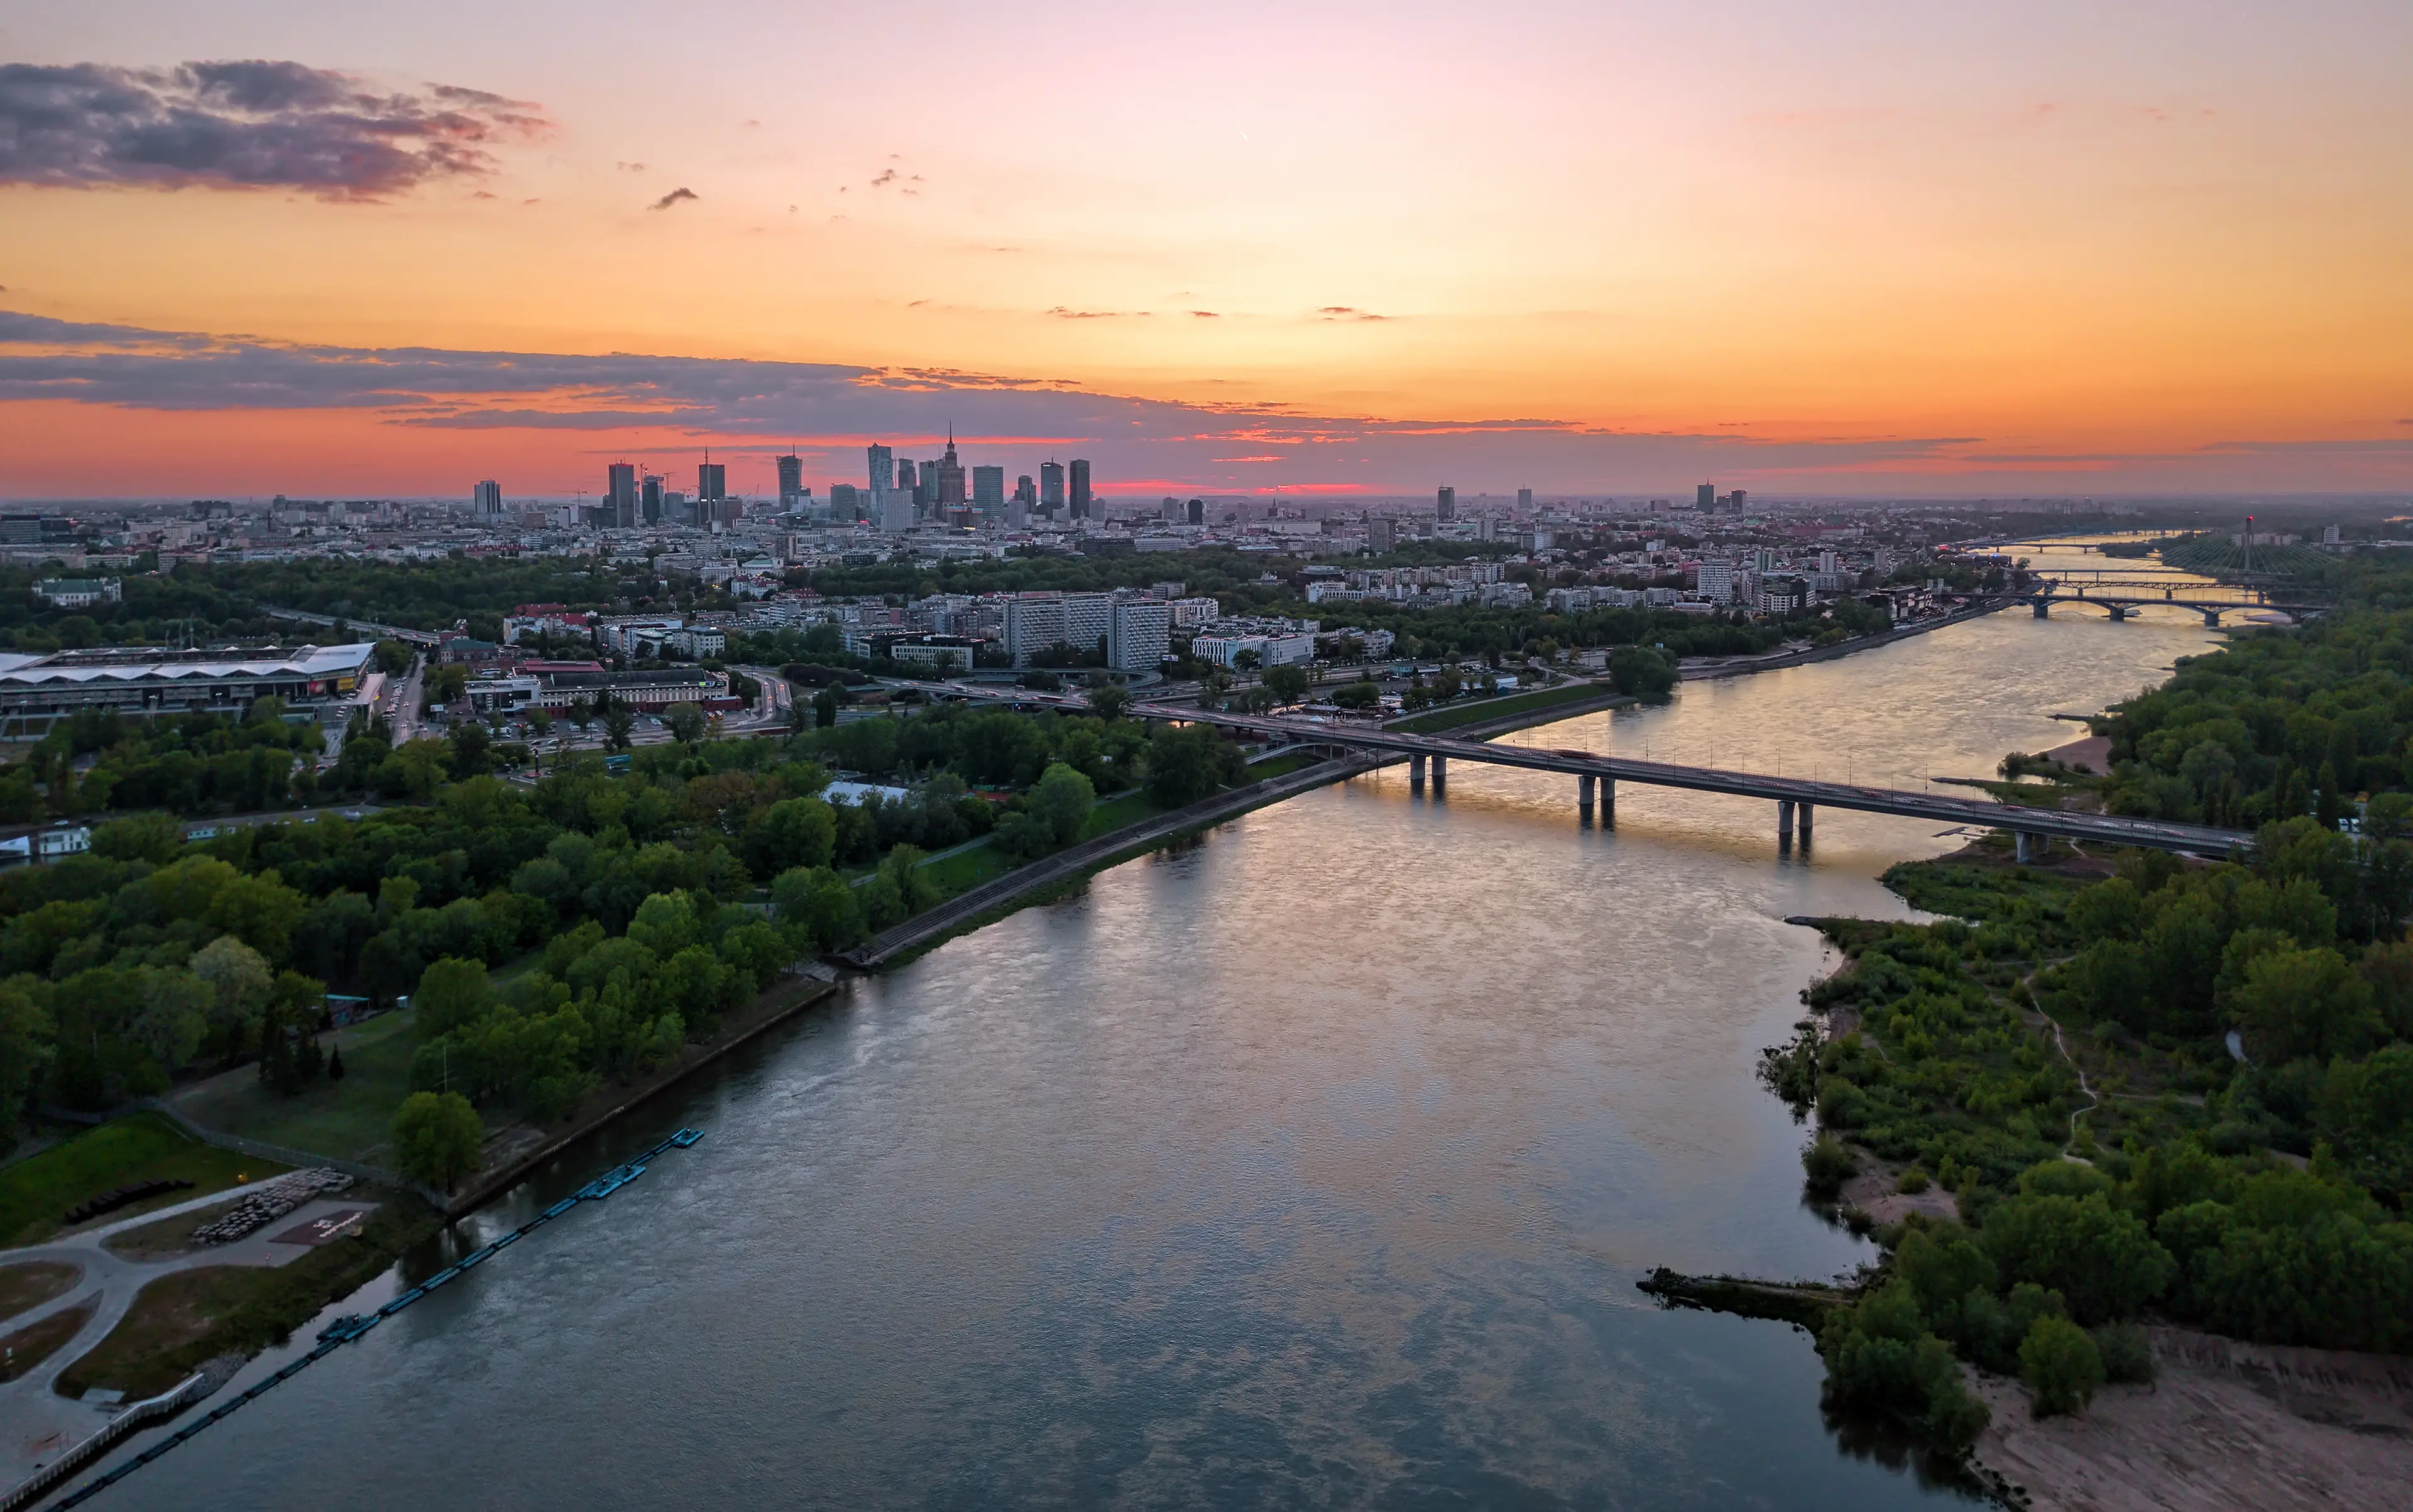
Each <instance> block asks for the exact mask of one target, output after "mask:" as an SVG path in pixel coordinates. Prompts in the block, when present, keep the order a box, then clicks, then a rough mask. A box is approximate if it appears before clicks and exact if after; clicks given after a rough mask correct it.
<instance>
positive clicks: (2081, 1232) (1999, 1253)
mask: <svg viewBox="0 0 2413 1512" xmlns="http://www.w3.org/2000/svg"><path fill="white" fill-rule="evenodd" d="M1983 1237H1984V1239H1985V1244H1986V1250H1987V1253H1989V1254H1990V1255H1991V1256H1992V1258H1993V1261H1994V1264H1995V1265H1996V1267H1999V1269H2000V1270H2001V1272H2002V1275H2003V1277H2004V1279H2005V1280H2006V1281H2013V1282H2021V1281H2024V1282H2035V1283H2036V1284H2037V1285H2039V1286H2043V1287H2047V1288H2050V1289H2051V1290H2054V1291H2058V1292H2060V1293H2061V1294H2062V1295H2063V1296H2064V1297H2066V1298H2067V1299H2068V1303H2069V1309H2070V1312H2073V1313H2074V1314H2076V1316H2077V1318H2078V1320H2079V1321H2080V1323H2088V1324H2095V1323H2110V1322H2113V1321H2115V1320H2117V1319H2121V1318H2124V1317H2128V1316H2130V1315H2132V1314H2134V1313H2135V1312H2136V1311H2137V1310H2138V1309H2139V1308H2140V1307H2142V1306H2143V1305H2144V1304H2145V1303H2147V1302H2149V1301H2151V1300H2153V1299H2154V1297H2159V1296H2160V1295H2161V1294H2162V1292H2163V1291H2164V1290H2165V1289H2166V1288H2167V1287H2168V1286H2169V1283H2170V1282H2171V1281H2172V1280H2173V1279H2174V1278H2175V1277H2176V1275H2177V1271H2178V1267H2177V1265H2176V1263H2175V1262H2174V1261H2172V1260H2171V1258H2170V1253H2169V1251H2168V1250H2165V1249H2163V1248H2162V1247H2161V1246H2160V1245H2159V1244H2156V1243H2155V1242H2154V1238H2153V1235H2152V1234H2151V1233H2150V1232H2149V1231H2148V1230H2147V1229H2146V1227H2145V1225H2144V1224H2143V1223H2141V1222H2139V1220H2138V1218H2137V1216H2136V1215H2135V1214H2133V1213H2130V1212H2126V1211H2124V1210H2122V1209H2120V1208H2114V1207H2112V1206H2111V1204H2110V1199H2109V1198H2108V1197H2107V1196H2106V1195H2105V1194H2104V1193H2101V1192H2096V1193H2092V1194H2090V1195H2088V1196H2084V1197H2071V1196H2063V1195H2057V1194H2037V1193H2021V1195H2019V1196H2016V1197H2010V1198H2006V1200H2005V1201H2003V1202H2002V1203H2001V1204H1999V1205H1998V1206H1996V1207H1995V1208H1994V1209H1993V1210H1992V1211H1991V1212H1990V1213H1988V1214H1987V1215H1986V1226H1985V1230H1984V1235H1983Z"/></svg>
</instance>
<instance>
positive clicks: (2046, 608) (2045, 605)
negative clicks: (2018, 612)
mask: <svg viewBox="0 0 2413 1512" xmlns="http://www.w3.org/2000/svg"><path fill="white" fill-rule="evenodd" d="M2031 607H2033V608H2034V609H2035V610H2036V618H2038V619H2050V618H2051V617H2052V604H2051V602H2050V600H2044V599H2036V600H2032V601H2031Z"/></svg>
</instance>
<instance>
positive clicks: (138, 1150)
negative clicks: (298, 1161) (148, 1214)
mask: <svg viewBox="0 0 2413 1512" xmlns="http://www.w3.org/2000/svg"><path fill="white" fill-rule="evenodd" d="M284 1169H285V1167H283V1166H281V1165H277V1164H274V1163H272V1162H269V1161H263V1160H256V1159H254V1158H253V1157H251V1156H249V1155H238V1154H236V1153H234V1152H233V1151H232V1150H225V1149H218V1148H216V1147H215V1146H214V1145H205V1144H202V1143H201V1142H200V1140H198V1139H196V1138H194V1137H193V1136H192V1135H190V1134H186V1133H185V1131H184V1130H182V1129H179V1128H177V1127H176V1126H175V1124H173V1123H172V1122H170V1121H169V1120H168V1119H163V1118H161V1117H160V1116H159V1115H157V1114H155V1113H137V1114H134V1115H132V1116H130V1117H127V1118H123V1119H113V1120H111V1122H108V1123H104V1124H102V1125H101V1126H100V1127H98V1128H96V1129H91V1130H87V1131H86V1132H84V1133H82V1134H78V1135H76V1136H75V1137H74V1138H73V1139H69V1140H67V1141H66V1142H65V1143H63V1144H57V1145H53V1146H52V1147H51V1148H50V1149H46V1150H43V1151H42V1152H41V1153H40V1154H38V1155H29V1156H27V1157H26V1158H25V1159H23V1160H22V1161H19V1162H18V1163H17V1164H14V1165H10V1166H8V1167H7V1168H6V1169H0V1244H8V1245H16V1244H37V1243H40V1242H41V1241H42V1240H44V1239H47V1238H50V1237H51V1236H52V1235H53V1234H55V1233H57V1232H58V1231H59V1228H60V1223H59V1220H60V1219H61V1218H62V1217H64V1216H65V1215H66V1213H67V1209H68V1208H72V1207H74V1206H75V1205H76V1204H77V1203H80V1202H81V1201H83V1200H84V1199H85V1198H87V1197H96V1196H98V1195H99V1194H100V1193H104V1192H107V1191H109V1190H110V1189H111V1188H113V1187H122V1186H126V1185H130V1184H131V1183H133V1182H136V1181H149V1180H175V1179H181V1180H185V1181H190V1182H192V1183H193V1185H192V1188H191V1189H190V1190H188V1191H183V1192H170V1193H163V1194H162V1195H159V1196H156V1197H153V1198H150V1199H148V1200H147V1201H144V1202H139V1203H135V1204H133V1205H131V1206H129V1207H126V1208H121V1209H119V1210H118V1211H117V1212H114V1213H111V1214H110V1215H108V1217H106V1218H104V1219H100V1220H96V1222H101V1223H115V1222H117V1221H118V1220H119V1219H121V1218H125V1217H127V1216H128V1215H132V1214H139V1213H141V1212H143V1211H145V1210H147V1209H149V1208H157V1207H161V1206H163V1205H165V1204H168V1203H174V1202H184V1201H185V1200H187V1199H189V1198H192V1197H196V1196H200V1195H203V1194H205V1193H212V1192H223V1191H225V1190H226V1189H227V1188H229V1187H231V1186H240V1185H242V1184H243V1183H244V1181H247V1180H249V1181H258V1180H261V1179H264V1178H268V1177H272V1176H274V1175H276V1174H277V1173H278V1172H280V1171H282V1170H284Z"/></svg>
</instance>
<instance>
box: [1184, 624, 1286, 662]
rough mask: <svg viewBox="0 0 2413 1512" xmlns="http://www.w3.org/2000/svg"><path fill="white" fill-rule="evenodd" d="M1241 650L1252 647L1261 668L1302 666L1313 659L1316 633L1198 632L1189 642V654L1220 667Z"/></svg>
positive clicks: (1231, 659)
mask: <svg viewBox="0 0 2413 1512" xmlns="http://www.w3.org/2000/svg"><path fill="white" fill-rule="evenodd" d="M1243 651H1254V652H1255V653H1256V654H1257V665H1258V666H1259V667H1260V668H1263V667H1286V666H1293V665H1296V666H1305V665H1307V664H1308V663H1309V662H1310V661H1313V660H1315V634H1314V632H1313V631H1312V630H1309V631H1303V632H1301V633H1298V634H1294V635H1201V636H1199V637H1197V638H1196V639H1194V640H1192V642H1191V643H1190V654H1191V655H1192V656H1194V657H1196V658H1197V659H1198V660H1201V661H1211V662H1213V663H1214V664H1215V665H1217V666H1219V667H1229V666H1232V665H1234V664H1235V663H1236V661H1237V660H1238V659H1239V656H1240V653H1241V652H1243Z"/></svg>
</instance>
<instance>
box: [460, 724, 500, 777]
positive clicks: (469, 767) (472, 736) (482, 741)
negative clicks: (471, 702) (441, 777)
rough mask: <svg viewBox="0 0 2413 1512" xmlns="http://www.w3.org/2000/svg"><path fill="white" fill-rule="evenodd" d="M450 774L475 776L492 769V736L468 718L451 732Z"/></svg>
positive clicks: (482, 726)
mask: <svg viewBox="0 0 2413 1512" xmlns="http://www.w3.org/2000/svg"><path fill="white" fill-rule="evenodd" d="M451 744H452V757H451V762H452V774H453V775H454V776H455V777H477V776H480V775H481V774H483V773H486V772H490V771H493V770H494V767H495V759H494V745H495V740H494V736H492V735H490V734H487V733H486V727H485V726H484V725H482V724H480V723H478V722H477V721H475V720H469V721H466V722H465V723H463V724H462V725H461V727H460V728H459V729H457V730H454V731H453V732H452V741H451Z"/></svg>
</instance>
